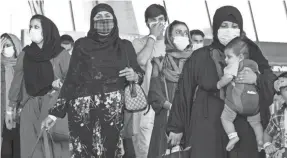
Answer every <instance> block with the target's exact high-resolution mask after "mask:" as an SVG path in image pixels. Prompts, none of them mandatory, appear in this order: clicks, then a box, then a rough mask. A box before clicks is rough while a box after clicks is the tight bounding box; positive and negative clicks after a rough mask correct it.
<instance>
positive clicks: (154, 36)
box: [125, 4, 167, 158]
mask: <svg viewBox="0 0 287 158" xmlns="http://www.w3.org/2000/svg"><path fill="white" fill-rule="evenodd" d="M166 21H167V13H166V10H165V8H164V7H163V6H161V5H158V4H152V5H150V6H149V7H148V8H147V9H146V11H145V22H146V25H147V27H148V28H149V31H150V33H149V34H148V35H146V36H144V37H142V38H137V39H135V40H134V41H133V46H134V48H135V51H136V53H137V61H138V63H139V65H140V66H141V68H142V69H143V70H144V71H145V76H144V80H143V84H142V88H143V90H144V92H145V93H146V95H148V91H149V85H150V79H151V73H152V64H151V60H152V58H154V57H160V56H165V43H164V31H165V28H166ZM144 113H146V111H142V112H137V113H133V114H130V113H126V115H125V118H128V119H132V121H131V122H132V129H131V130H132V131H131V133H133V136H132V142H133V146H134V150H135V156H136V158H146V157H147V155H148V150H149V143H150V139H151V134H152V129H153V123H154V111H153V109H152V108H151V109H150V111H149V112H148V113H147V114H146V115H144ZM128 115H129V116H128Z"/></svg>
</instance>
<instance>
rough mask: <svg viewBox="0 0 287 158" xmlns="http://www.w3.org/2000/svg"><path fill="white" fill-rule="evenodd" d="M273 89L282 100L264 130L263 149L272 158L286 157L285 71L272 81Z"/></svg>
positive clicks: (286, 85)
mask: <svg viewBox="0 0 287 158" xmlns="http://www.w3.org/2000/svg"><path fill="white" fill-rule="evenodd" d="M274 89H275V90H276V92H277V94H278V95H280V96H281V97H282V99H283V100H284V102H283V103H282V104H280V107H279V108H278V110H277V111H275V112H274V113H273V114H272V116H271V118H270V121H269V123H268V126H267V128H266V129H265V131H264V149H265V152H266V154H267V155H269V156H272V158H283V157H282V154H283V155H284V157H286V153H287V150H286V149H287V144H286V134H287V133H286V128H287V117H286V116H287V108H286V107H287V73H286V72H284V73H282V74H281V75H279V76H278V79H277V80H276V81H275V82H274Z"/></svg>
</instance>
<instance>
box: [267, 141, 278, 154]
mask: <svg viewBox="0 0 287 158" xmlns="http://www.w3.org/2000/svg"><path fill="white" fill-rule="evenodd" d="M276 151H277V148H276V147H275V146H274V144H270V145H268V146H267V147H266V148H265V152H266V154H268V155H271V154H273V153H275V152H276Z"/></svg>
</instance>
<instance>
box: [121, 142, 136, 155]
mask: <svg viewBox="0 0 287 158" xmlns="http://www.w3.org/2000/svg"><path fill="white" fill-rule="evenodd" d="M123 145H124V150H125V154H124V156H123V158H135V157H136V154H135V149H134V145H133V140H132V138H125V139H124V140H123Z"/></svg>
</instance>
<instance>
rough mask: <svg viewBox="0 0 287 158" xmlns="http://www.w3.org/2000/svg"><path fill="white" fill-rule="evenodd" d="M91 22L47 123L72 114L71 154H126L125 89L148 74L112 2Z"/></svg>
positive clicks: (76, 157) (100, 6)
mask: <svg viewBox="0 0 287 158" xmlns="http://www.w3.org/2000/svg"><path fill="white" fill-rule="evenodd" d="M90 23H91V25H90V31H89V32H88V36H87V37H84V38H81V39H79V40H77V41H76V42H75V45H74V49H73V53H72V57H71V60H70V67H69V71H68V73H67V77H66V80H65V81H64V84H63V86H62V89H61V93H60V96H59V98H58V101H57V103H56V105H55V106H54V108H52V109H51V110H50V116H49V117H48V118H47V119H46V120H45V121H44V122H43V123H42V126H43V127H46V128H48V129H49V128H51V127H52V126H53V124H54V123H55V121H54V120H55V117H57V118H63V117H64V116H65V115H66V114H68V119H69V129H70V151H71V157H73V158H82V157H85V158H90V157H101V158H114V157H122V154H123V153H122V152H121V150H122V140H121V138H120V131H121V129H122V127H123V120H122V112H123V109H122V107H123V90H124V88H125V86H126V85H127V83H128V82H138V83H140V82H141V81H142V76H143V74H142V73H141V72H142V71H141V68H140V67H139V65H138V64H137V61H136V53H135V50H134V48H133V46H132V44H131V42H129V41H127V40H122V39H121V38H120V37H119V30H118V25H117V19H116V16H115V14H114V11H113V9H112V8H111V7H110V6H109V5H107V4H98V5H97V6H95V7H94V8H93V10H92V13H91V18H90ZM128 61H129V63H130V68H128V67H127V66H128ZM127 81H128V82H127Z"/></svg>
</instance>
